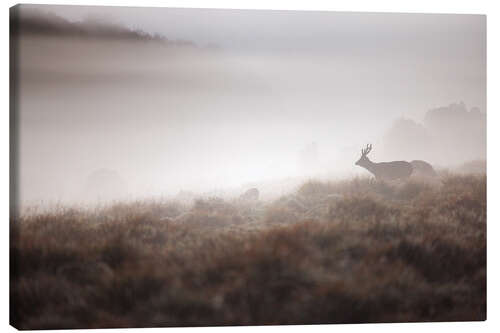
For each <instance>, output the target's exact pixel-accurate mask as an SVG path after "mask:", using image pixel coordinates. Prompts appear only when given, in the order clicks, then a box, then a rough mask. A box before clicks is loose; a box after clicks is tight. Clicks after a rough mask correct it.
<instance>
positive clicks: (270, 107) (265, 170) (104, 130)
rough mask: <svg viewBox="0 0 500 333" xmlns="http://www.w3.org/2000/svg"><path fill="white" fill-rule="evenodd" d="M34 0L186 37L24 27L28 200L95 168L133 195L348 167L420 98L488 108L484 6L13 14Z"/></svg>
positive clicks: (418, 111) (53, 192) (59, 194)
mask: <svg viewBox="0 0 500 333" xmlns="http://www.w3.org/2000/svg"><path fill="white" fill-rule="evenodd" d="M33 8H35V9H41V10H43V11H47V12H52V13H55V14H56V15H58V16H60V17H63V18H65V19H67V20H70V21H71V22H81V21H87V22H94V21H92V20H96V19H97V20H98V21H99V22H110V23H115V24H118V25H122V26H126V27H129V28H130V29H134V30H137V29H139V30H143V31H146V32H148V33H151V34H160V35H162V36H164V37H166V38H167V39H168V40H171V41H178V40H184V41H189V42H193V43H194V44H195V45H196V47H191V46H178V47H176V48H168V49H165V48H162V47H160V46H158V45H154V44H151V43H149V44H147V45H145V44H138V43H134V42H131V41H129V42H126V41H121V42H119V41H102V40H101V41H98V40H97V41H89V40H81V39H79V38H59V37H57V36H42V35H35V36H31V37H26V38H24V39H23V42H22V43H21V47H20V50H21V51H20V59H21V61H20V64H21V65H20V67H21V68H20V72H21V83H20V86H19V88H20V96H21V97H20V107H19V113H20V115H21V117H20V119H21V120H20V121H21V127H20V129H21V183H22V184H24V185H22V188H25V191H24V193H25V194H26V195H25V197H26V198H30V199H31V200H40V198H49V197H50V198H52V199H54V198H55V199H57V200H62V199H64V198H70V197H71V198H78V195H77V194H75V193H77V192H78V190H77V188H85V187H88V184H86V182H88V179H89V178H88V177H89V175H92V174H93V172H95V171H96V170H101V169H107V170H112V171H113V172H115V173H116V174H117V175H119V177H120V178H121V179H122V180H123V182H124V183H127V184H128V186H127V188H128V190H127V192H128V193H131V195H157V194H175V193H177V192H178V191H180V190H193V191H208V190H213V189H220V188H226V187H236V186H241V185H242V184H248V183H251V182H259V181H271V180H277V179H281V178H286V177H296V176H301V175H306V174H308V173H310V172H313V171H314V172H323V173H335V172H338V173H340V172H343V174H354V173H356V172H358V171H360V170H357V169H355V167H354V166H353V163H354V162H355V159H357V158H358V156H357V155H358V154H359V150H360V147H361V146H363V145H364V144H366V143H367V142H375V147H374V151H373V153H372V154H373V155H374V157H375V158H379V159H382V158H393V159H398V157H399V156H386V155H384V154H383V151H384V149H383V147H380V145H379V146H378V147H379V149H378V150H377V145H376V144H377V143H378V142H380V138H381V137H382V136H383V134H384V133H385V131H387V130H388V129H389V128H390V126H391V124H392V123H393V122H394V121H395V120H396V119H398V118H400V117H406V118H411V119H413V120H415V121H416V122H422V121H423V119H424V116H425V113H426V112H427V111H428V110H429V109H432V108H436V107H441V106H447V105H449V104H451V103H455V102H460V101H463V102H465V103H466V105H467V106H468V107H478V108H479V109H480V110H481V111H482V112H486V19H485V16H482V15H463V14H461V15H456V14H453V15H451V14H450V15H446V14H396V13H391V14H374V13H341V12H306V11H265V10H229V9H228V10H212V9H174V8H137V7H136V8H134V7H82V6H53V5H23V6H22V7H21V11H22V10H23V9H24V10H27V9H33ZM89 19H91V20H89ZM97 30H98V29H97ZM23 50H25V51H24V52H23ZM312 142H316V143H317V147H318V155H319V156H318V162H317V165H315V166H311V170H303V169H301V166H300V165H302V164H303V163H300V161H299V162H298V160H300V151H302V150H303V149H304V147H307V146H308V145H311V143H312ZM377 154H378V155H377ZM417 158H418V156H417V157H416V158H415V159H417ZM430 162H432V161H430ZM451 162H453V163H456V162H463V161H460V160H458V159H456V160H453V161H450V163H451ZM41 171H42V172H41ZM306 171H307V172H306ZM90 178H92V177H90ZM94 178H95V177H94ZM49 189H50V191H49Z"/></svg>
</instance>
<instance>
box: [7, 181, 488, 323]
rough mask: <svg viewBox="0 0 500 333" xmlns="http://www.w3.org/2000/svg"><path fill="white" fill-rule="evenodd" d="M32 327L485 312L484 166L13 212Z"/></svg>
mask: <svg viewBox="0 0 500 333" xmlns="http://www.w3.org/2000/svg"><path fill="white" fill-rule="evenodd" d="M10 224H11V244H10V263H11V267H10V278H11V295H10V297H11V307H10V311H11V313H10V316H11V323H12V324H13V325H14V326H16V327H18V328H22V329H35V328H100V327H131V326H132V327H144V326H200V325H261V324H263V325H267V324H319V323H363V322H407V321H463V320H466V321H471V320H485V319H486V176H485V175H472V174H469V175H464V174H441V175H440V179H439V180H438V181H435V182H432V183H429V182H425V181H419V180H410V181H408V182H399V183H384V182H379V181H375V180H373V179H370V178H353V179H346V180H343V181H335V182H319V181H314V180H311V181H309V182H307V183H305V184H303V185H302V186H300V187H299V188H298V189H297V191H296V192H294V193H290V194H289V195H287V196H283V197H282V198H280V199H278V200H274V201H269V202H263V201H251V200H240V199H234V200H222V199H218V198H203V199H198V200H196V201H194V202H193V203H191V204H186V203H180V202H174V201H154V200H151V201H145V202H134V203H114V204H110V205H109V206H106V207H100V208H94V209H88V208H87V209H84V208H82V209H75V208H65V207H61V208H59V209H55V210H54V211H52V212H44V213H38V214H26V215H24V216H22V217H20V218H18V219H15V220H11V221H10Z"/></svg>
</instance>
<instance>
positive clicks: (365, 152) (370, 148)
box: [361, 144, 372, 156]
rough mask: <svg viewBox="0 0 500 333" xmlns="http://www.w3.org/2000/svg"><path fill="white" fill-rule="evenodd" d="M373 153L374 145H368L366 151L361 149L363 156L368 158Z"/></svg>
mask: <svg viewBox="0 0 500 333" xmlns="http://www.w3.org/2000/svg"><path fill="white" fill-rule="evenodd" d="M371 151H372V145H371V144H368V145H366V148H365V149H361V155H363V156H366V155H368V153H369V152H371Z"/></svg>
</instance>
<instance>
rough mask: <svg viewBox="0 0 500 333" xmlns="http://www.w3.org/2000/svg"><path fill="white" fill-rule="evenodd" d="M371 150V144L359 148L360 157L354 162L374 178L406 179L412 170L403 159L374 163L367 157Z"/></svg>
mask: <svg viewBox="0 0 500 333" xmlns="http://www.w3.org/2000/svg"><path fill="white" fill-rule="evenodd" d="M371 150H372V146H371V145H368V146H367V147H366V149H361V158H360V159H359V160H358V161H357V162H356V165H359V166H360V167H363V168H365V169H366V170H368V171H370V172H371V173H372V174H373V175H374V176H375V178H377V179H379V180H396V179H406V178H408V177H410V175H411V174H412V172H413V166H412V165H411V164H410V163H408V162H405V161H392V162H381V163H375V162H372V161H370V160H369V159H368V157H367V155H368V153H369V152H370V151H371Z"/></svg>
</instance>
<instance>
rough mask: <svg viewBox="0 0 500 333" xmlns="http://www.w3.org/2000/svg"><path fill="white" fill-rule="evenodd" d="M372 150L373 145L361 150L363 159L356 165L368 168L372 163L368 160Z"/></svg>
mask: <svg viewBox="0 0 500 333" xmlns="http://www.w3.org/2000/svg"><path fill="white" fill-rule="evenodd" d="M371 150H372V145H371V144H369V145H366V148H365V149H361V157H360V158H359V160H358V161H357V162H356V163H355V164H356V165H359V166H362V167H366V166H367V165H368V164H370V163H371V161H370V160H369V159H368V157H367V155H368V153H369V152H370V151H371Z"/></svg>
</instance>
